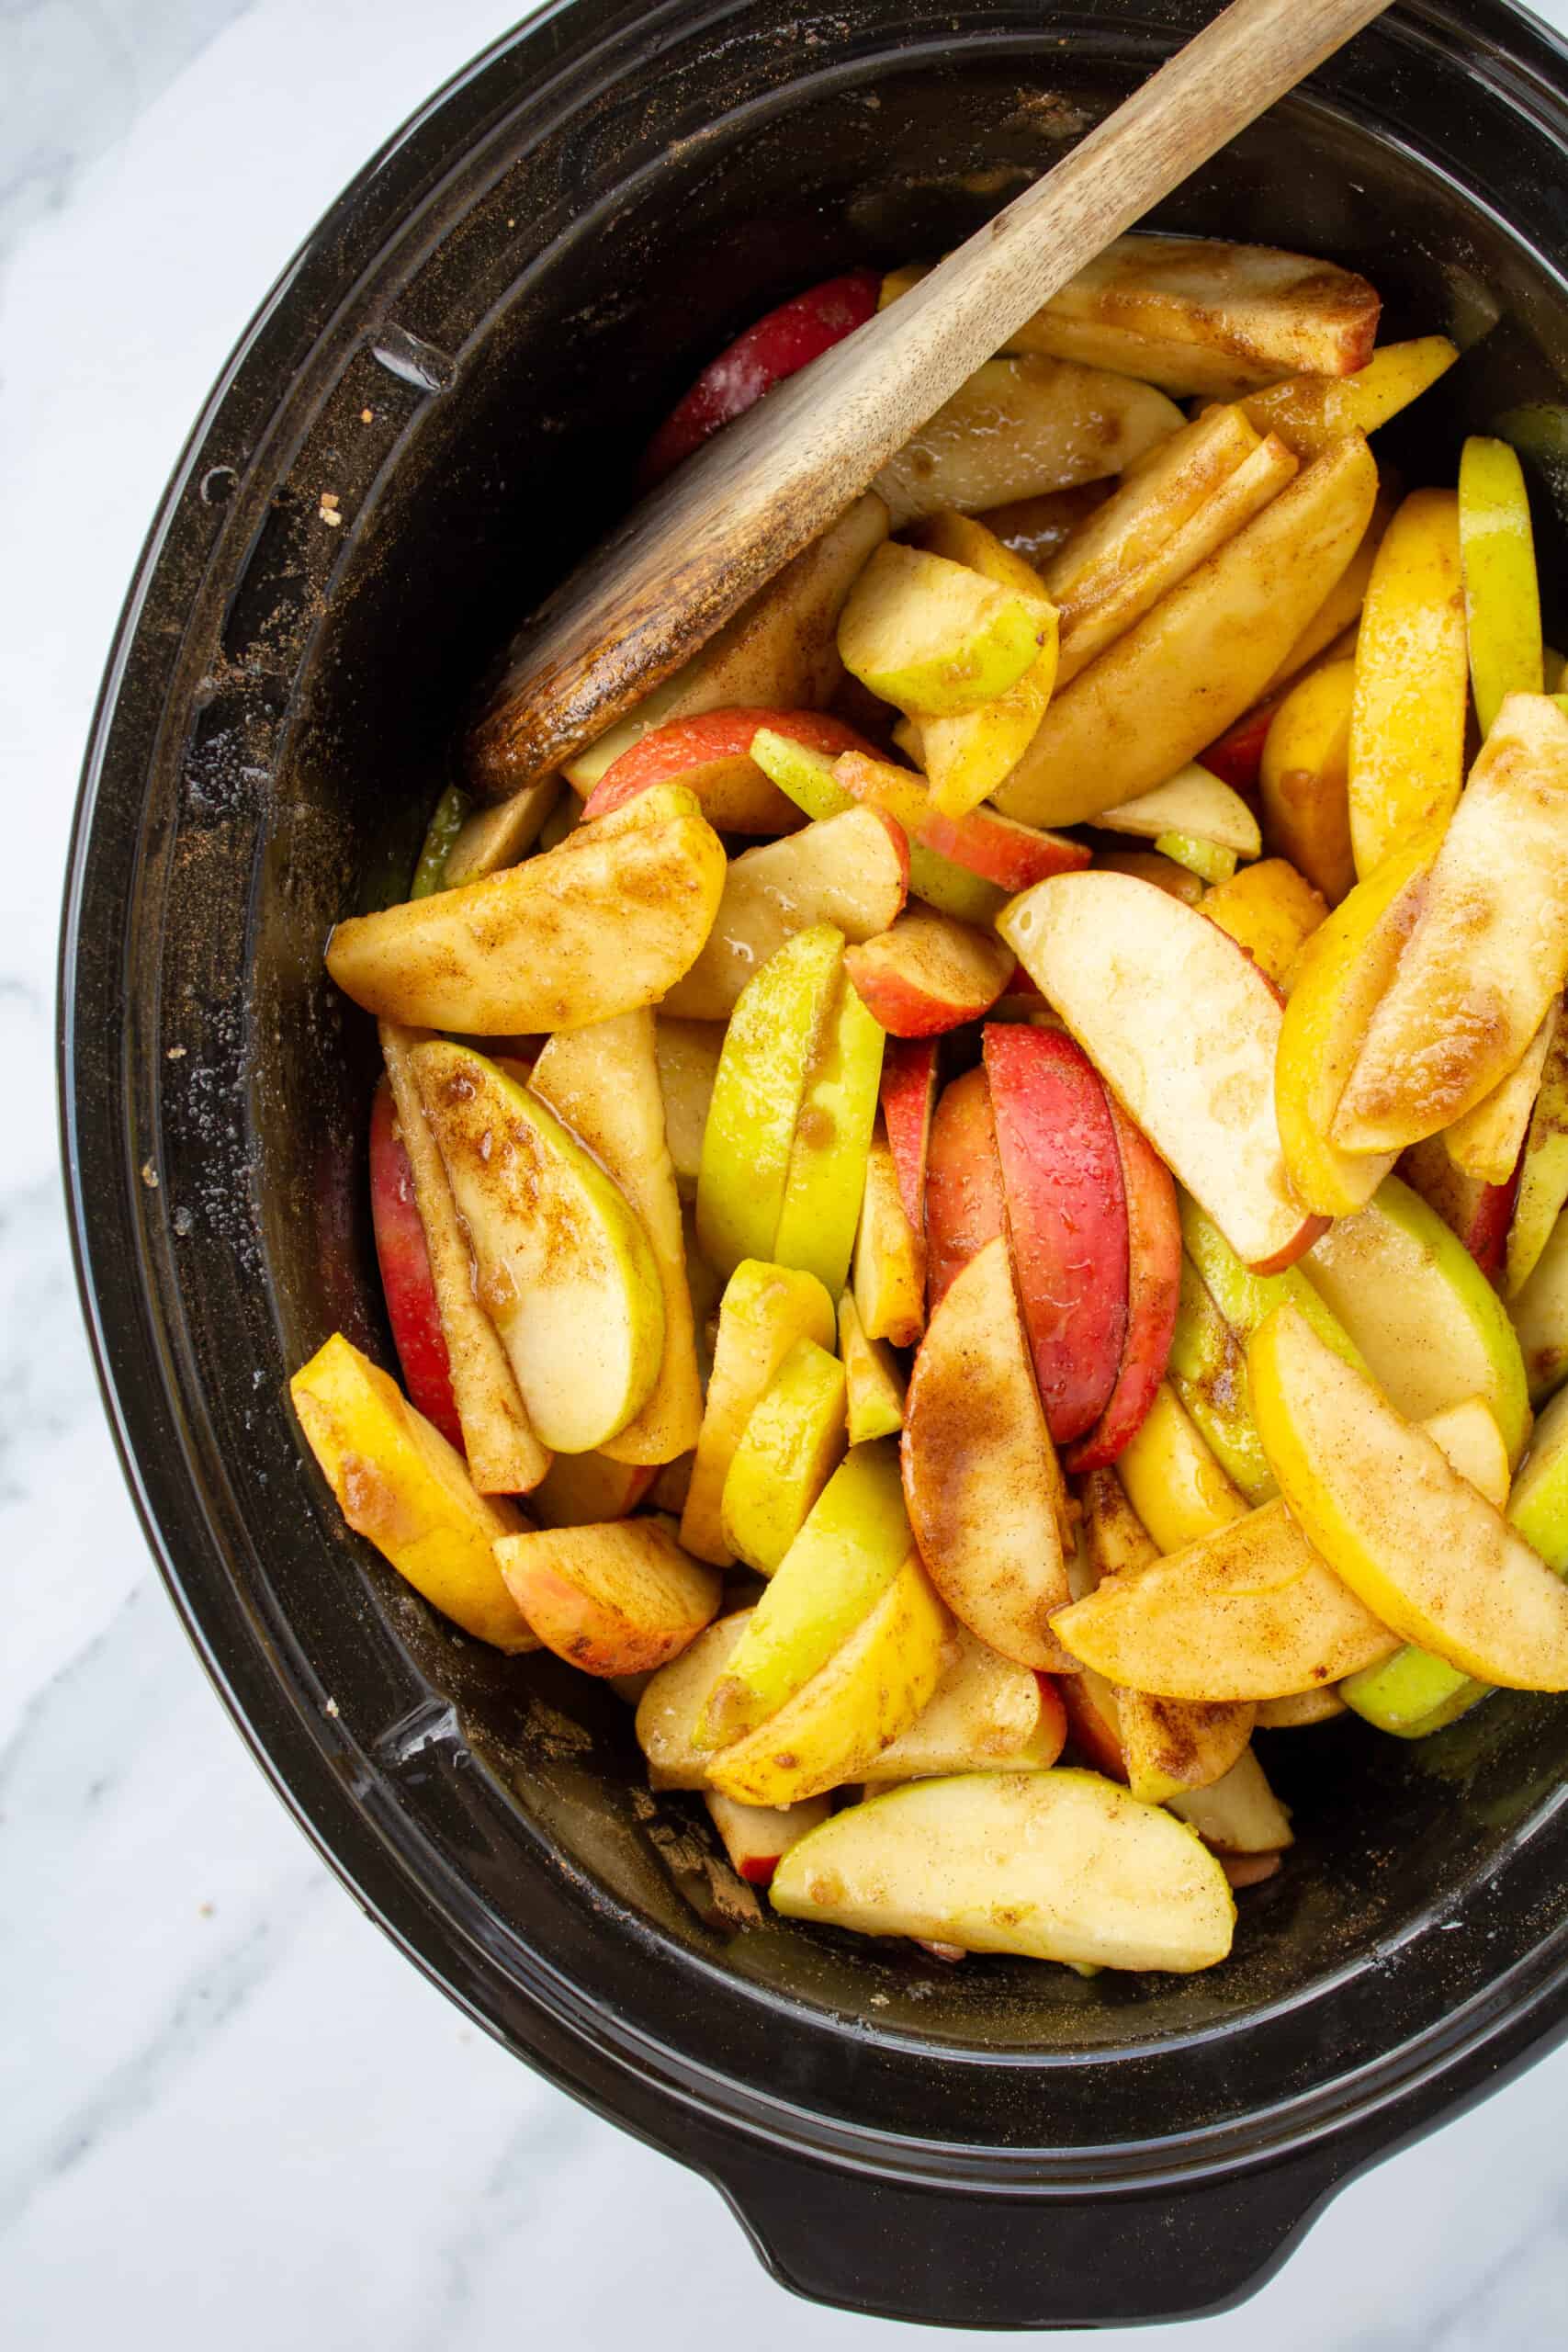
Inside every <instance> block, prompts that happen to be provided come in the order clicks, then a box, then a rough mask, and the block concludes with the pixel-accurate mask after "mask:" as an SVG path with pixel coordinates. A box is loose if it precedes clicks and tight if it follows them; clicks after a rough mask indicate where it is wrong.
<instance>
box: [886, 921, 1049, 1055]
mask: <svg viewBox="0 0 1568 2352" xmlns="http://www.w3.org/2000/svg"><path fill="white" fill-rule="evenodd" d="M1013 963H1014V958H1013V953H1012V950H1011V948H1010V947H1004V946H1003V945H1002V943H1001V941H1000V940H999V939H998V938H997V936H996V934H995V933H993V932H985V931H977V930H976V928H975V926H974V925H973V924H972V923H966V922H958V921H957V920H956V918H955V917H954V916H953V915H943V914H938V913H937V911H936V910H935V908H934V907H909V908H908V909H906V910H905V912H904V913H903V914H901V915H900V916H899V917H898V920H897V922H895V923H894V924H893V925H892V926H891V928H890V929H889V930H887V931H885V932H883V933H880V934H879V935H878V936H877V937H876V938H875V939H868V940H865V941H864V942H863V943H862V944H861V945H859V946H856V947H851V948H850V949H848V950H847V952H846V954H845V956H844V969H845V971H846V972H847V973H848V974H849V976H850V978H851V980H852V982H853V984H854V987H855V989H856V992H857V994H858V995H859V997H860V1000H861V1002H862V1003H863V1005H864V1006H865V1008H866V1011H867V1012H869V1013H870V1014H871V1015H872V1017H873V1019H874V1020H875V1021H878V1022H880V1023H881V1024H882V1026H883V1028H884V1029H886V1032H887V1034H888V1035H889V1036H890V1037H936V1036H940V1035H942V1032H943V1031H944V1030H948V1029H961V1028H962V1027H963V1026H964V1023H965V1022H966V1021H978V1020H979V1019H980V1017H981V1015H982V1014H983V1013H986V1012H989V1011H990V1009H991V1007H992V1005H993V1004H995V1002H996V1001H997V999H998V997H999V996H1000V995H1001V994H1002V992H1003V990H1004V989H1006V987H1007V985H1008V982H1009V981H1010V979H1011V978H1012V973H1013Z"/></svg>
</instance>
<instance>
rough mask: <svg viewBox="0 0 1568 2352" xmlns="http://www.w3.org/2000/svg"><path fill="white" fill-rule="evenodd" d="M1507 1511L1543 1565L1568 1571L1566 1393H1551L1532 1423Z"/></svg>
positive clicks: (1566, 1572)
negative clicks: (1550, 1399) (1528, 1448)
mask: <svg viewBox="0 0 1568 2352" xmlns="http://www.w3.org/2000/svg"><path fill="white" fill-rule="evenodd" d="M1508 1517H1509V1520H1510V1521H1512V1523H1513V1525H1514V1527H1515V1528H1516V1529H1517V1532H1518V1533H1519V1534H1521V1535H1522V1536H1523V1537H1524V1539H1525V1542H1526V1543H1527V1544H1529V1545H1530V1546H1531V1548H1532V1549H1533V1550H1535V1551H1537V1552H1539V1553H1540V1556H1541V1558H1542V1559H1543V1560H1544V1561H1545V1562H1546V1565H1547V1566H1548V1567H1549V1568H1551V1569H1553V1570H1554V1571H1555V1573H1556V1574H1557V1575H1558V1576H1564V1575H1568V1396H1558V1397H1553V1399H1552V1401H1551V1404H1550V1405H1548V1407H1547V1408H1546V1410H1545V1411H1544V1412H1543V1413H1542V1415H1541V1417H1540V1420H1539V1421H1538V1422H1537V1423H1536V1426H1535V1434H1534V1437H1533V1439H1532V1440H1531V1442H1530V1450H1529V1453H1528V1454H1527V1455H1526V1457H1525V1459H1524V1461H1523V1462H1522V1463H1521V1464H1520V1465H1519V1475H1518V1476H1517V1479H1516V1480H1515V1482H1514V1490H1513V1494H1512V1496H1511V1497H1510V1498H1509V1502H1508Z"/></svg>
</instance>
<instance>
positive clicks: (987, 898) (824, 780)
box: [751, 727, 1083, 923]
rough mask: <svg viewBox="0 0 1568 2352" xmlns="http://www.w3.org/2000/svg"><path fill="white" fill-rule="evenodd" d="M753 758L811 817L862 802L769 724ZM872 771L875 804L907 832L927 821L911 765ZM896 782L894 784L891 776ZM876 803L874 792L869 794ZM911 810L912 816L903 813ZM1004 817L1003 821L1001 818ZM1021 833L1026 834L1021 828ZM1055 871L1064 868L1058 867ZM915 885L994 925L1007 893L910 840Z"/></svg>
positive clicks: (923, 895) (877, 766)
mask: <svg viewBox="0 0 1568 2352" xmlns="http://www.w3.org/2000/svg"><path fill="white" fill-rule="evenodd" d="M751 751H752V756H753V757H754V758H755V760H756V762H757V763H758V765H759V766H760V767H761V768H762V769H763V770H764V771H765V772H766V774H767V775H770V776H771V777H772V778H773V781H774V783H775V784H777V785H778V786H779V787H780V789H781V790H782V791H784V792H785V793H787V794H788V796H789V797H790V798H791V799H792V800H794V801H795V804H796V805H797V807H799V808H802V809H805V810H806V812H807V816H809V817H814V818H818V819H819V820H825V819H827V818H829V817H839V816H842V815H843V813H844V811H845V810H846V809H852V808H854V807H855V806H856V796H855V794H853V793H852V792H850V791H849V790H848V789H847V788H846V787H845V786H843V785H842V784H840V782H839V780H838V776H837V773H836V763H835V762H833V761H831V760H829V759H828V758H827V757H826V756H825V755H824V754H823V753H822V752H813V751H809V750H807V747H806V746H805V745H804V744H801V743H796V742H793V741H790V739H789V738H788V737H787V736H784V735H775V734H773V732H772V731H771V730H770V729H767V728H765V727H764V728H760V729H758V731H757V734H756V735H755V736H754V737H753V739H752V744H751ZM865 766H866V771H867V773H868V774H870V775H874V777H875V778H876V779H877V790H876V799H875V804H874V805H876V806H877V807H879V808H881V809H882V810H883V813H884V814H885V815H887V816H891V817H893V820H894V822H895V823H897V824H900V825H901V826H902V830H903V831H904V832H905V834H906V836H908V834H909V826H910V824H916V825H919V823H921V822H923V821H924V820H925V819H926V816H927V813H928V807H929V803H928V799H927V797H926V795H925V787H924V785H923V784H922V782H921V779H920V778H919V776H917V775H911V774H910V772H909V771H908V769H906V768H897V767H894V766H893V765H892V764H891V763H889V762H887V761H886V760H872V761H867V762H866V763H865ZM888 778H891V779H893V780H894V781H893V782H892V783H888V782H887V781H886V779H888ZM863 797H865V798H866V800H867V802H868V805H870V794H869V793H867V794H866V795H864V796H863ZM904 809H908V818H907V819H905V818H903V817H902V816H901V815H900V814H899V813H898V812H899V811H901V810H904ZM999 821H1001V820H998V822H999ZM1016 830H1017V831H1018V832H1019V833H1020V834H1022V833H1024V831H1025V830H1026V829H1025V828H1024V827H1023V826H1019V827H1018V828H1017V829H1016ZM1035 838H1038V839H1039V840H1040V841H1042V842H1055V841H1058V840H1062V837H1061V836H1059V835H1057V834H1054V833H1053V834H1040V835H1039V836H1037V837H1035ZM1063 848H1064V850H1067V849H1071V850H1074V851H1076V849H1077V843H1068V842H1066V841H1065V840H1063ZM1082 862H1083V861H1082V859H1081V858H1080V857H1076V856H1075V857H1072V858H1064V859H1063V860H1062V861H1060V863H1061V864H1081V863H1082ZM1052 870H1053V871H1056V870H1058V869H1057V868H1055V867H1054V868H1053V869H1052ZM909 888H910V890H911V892H912V893H913V894H914V896H915V897H916V898H918V899H924V900H925V902H926V904H927V905H928V906H931V907H936V908H938V909H940V910H941V911H942V913H943V914H950V915H953V916H955V917H956V918H957V919H958V921H959V922H979V923H988V922H990V920H991V918H992V916H993V915H994V914H995V913H996V911H997V910H998V907H999V906H1000V905H1001V903H1002V892H1001V890H1000V888H998V886H997V884H996V883H994V882H989V881H987V880H986V879H985V878H984V877H983V876H980V875H978V874H976V873H973V872H967V871H965V869H964V867H963V866H961V865H954V864H953V861H952V860H951V859H950V858H946V857H939V856H938V855H937V854H936V852H935V851H934V850H931V849H928V848H927V847H926V846H925V844H924V843H923V842H919V841H916V840H914V839H913V838H912V837H910V838H909Z"/></svg>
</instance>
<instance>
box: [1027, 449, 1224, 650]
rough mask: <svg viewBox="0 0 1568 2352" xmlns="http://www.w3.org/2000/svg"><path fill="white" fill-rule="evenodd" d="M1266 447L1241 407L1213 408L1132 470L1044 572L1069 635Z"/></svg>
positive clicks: (1151, 451)
mask: <svg viewBox="0 0 1568 2352" xmlns="http://www.w3.org/2000/svg"><path fill="white" fill-rule="evenodd" d="M1260 446H1261V435H1259V434H1258V432H1257V431H1256V430H1255V429H1254V427H1253V426H1252V425H1251V424H1249V423H1248V422H1247V417H1246V415H1245V414H1244V413H1243V412H1242V410H1240V409H1239V408H1236V407H1235V406H1231V407H1224V408H1212V409H1206V410H1205V411H1204V413H1203V414H1202V415H1201V416H1200V417H1199V418H1198V419H1197V420H1196V421H1195V422H1194V423H1193V424H1184V425H1182V426H1181V427H1180V429H1179V431H1177V432H1175V433H1172V434H1170V435H1168V437H1167V438H1166V439H1165V440H1163V441H1156V444H1155V446H1154V447H1153V448H1152V449H1149V450H1148V451H1146V452H1145V455H1144V456H1143V457H1142V458H1139V459H1138V461H1137V462H1136V464H1134V465H1133V466H1130V467H1128V468H1127V469H1125V471H1124V473H1123V475H1122V481H1120V483H1119V484H1118V485H1117V487H1116V489H1115V490H1113V491H1112V492H1111V496H1110V497H1109V498H1108V499H1107V500H1106V501H1105V502H1104V503H1103V504H1102V505H1100V506H1099V507H1097V508H1096V509H1095V511H1094V513H1093V514H1092V515H1086V516H1085V517H1084V519H1083V521H1082V522H1081V523H1079V524H1078V525H1077V526H1076V528H1075V529H1073V530H1072V531H1070V532H1069V533H1068V534H1067V537H1066V540H1065V541H1064V542H1063V544H1062V546H1061V547H1060V548H1058V549H1057V551H1056V553H1055V556H1054V557H1053V559H1052V560H1051V563H1050V565H1049V567H1048V569H1047V571H1046V572H1045V573H1044V575H1043V577H1044V581H1045V593H1046V594H1047V595H1048V596H1049V597H1050V599H1051V601H1052V603H1053V604H1054V605H1055V606H1056V609H1057V611H1058V613H1059V614H1060V616H1061V627H1062V632H1063V635H1064V636H1066V633H1067V631H1068V630H1069V629H1070V628H1082V627H1083V626H1084V625H1085V624H1086V623H1087V622H1088V620H1089V616H1090V615H1091V614H1093V613H1094V612H1095V611H1096V610H1097V609H1098V607H1099V606H1100V605H1101V604H1103V603H1104V602H1105V600H1106V599H1107V597H1110V596H1112V595H1114V594H1116V593H1117V591H1118V589H1119V588H1120V586H1121V584H1122V582H1124V581H1125V580H1126V579H1127V578H1128V577H1129V576H1130V575H1132V574H1134V573H1136V572H1138V571H1141V570H1142V569H1143V567H1144V566H1145V564H1146V563H1147V562H1148V561H1149V560H1150V558H1151V557H1153V556H1156V555H1157V554H1158V552H1159V550H1160V549H1161V548H1163V547H1164V546H1165V545H1166V543H1167V542H1168V539H1169V538H1170V537H1172V535H1173V534H1174V533H1175V532H1177V531H1179V530H1180V528H1181V526H1182V525H1183V524H1184V523H1188V522H1190V520H1191V518H1192V516H1193V515H1196V514H1197V513H1198V512H1199V510H1200V508H1201V506H1202V505H1203V503H1204V502H1205V501H1206V500H1208V499H1210V498H1212V497H1213V494H1214V492H1216V491H1217V490H1219V489H1220V488H1221V486H1222V485H1223V484H1224V483H1225V482H1226V481H1230V479H1231V478H1232V476H1233V475H1234V474H1235V471H1236V469H1237V468H1238V467H1239V466H1241V465H1242V464H1243V463H1244V462H1245V460H1246V459H1247V458H1249V457H1250V456H1251V455H1252V453H1253V451H1254V450H1255V449H1257V448H1258V447H1260Z"/></svg>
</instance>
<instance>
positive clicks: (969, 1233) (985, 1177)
mask: <svg viewBox="0 0 1568 2352" xmlns="http://www.w3.org/2000/svg"><path fill="white" fill-rule="evenodd" d="M1006 1231H1007V1204H1006V1202H1005V1201H1004V1199H1003V1197H1002V1169H1001V1162H1000V1160H999V1159H998V1157H997V1127H996V1121H995V1120H994V1119H993V1117H992V1116H991V1091H990V1089H989V1087H988V1086H987V1083H986V1073H985V1071H984V1070H983V1069H970V1070H965V1071H964V1076H963V1077H962V1078H955V1079H954V1080H953V1083H952V1085H951V1086H950V1087H948V1088H947V1089H946V1091H944V1092H943V1094H942V1098H941V1100H940V1101H939V1102H938V1103H937V1106H936V1112H935V1115H934V1116H933V1118H932V1120H931V1152H930V1156H929V1159H928V1162H927V1170H926V1299H927V1304H928V1306H929V1307H930V1308H931V1310H933V1311H934V1309H935V1308H936V1306H938V1304H939V1303H940V1301H941V1299H942V1295H943V1294H944V1293H945V1291H946V1289H947V1286H948V1284H949V1283H951V1282H952V1281H953V1276H954V1275H955V1274H957V1273H959V1272H961V1271H962V1269H963V1268H964V1267H965V1266H966V1265H967V1264H968V1263H969V1261H970V1259H971V1258H973V1257H974V1255H975V1253H976V1250H983V1249H984V1248H985V1246H986V1244H987V1241H991V1240H994V1239H995V1238H996V1236H997V1235H998V1233H1005V1232H1006Z"/></svg>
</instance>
